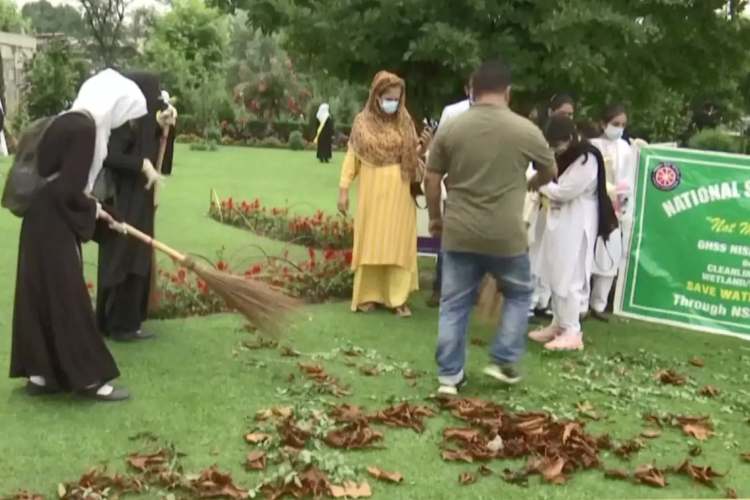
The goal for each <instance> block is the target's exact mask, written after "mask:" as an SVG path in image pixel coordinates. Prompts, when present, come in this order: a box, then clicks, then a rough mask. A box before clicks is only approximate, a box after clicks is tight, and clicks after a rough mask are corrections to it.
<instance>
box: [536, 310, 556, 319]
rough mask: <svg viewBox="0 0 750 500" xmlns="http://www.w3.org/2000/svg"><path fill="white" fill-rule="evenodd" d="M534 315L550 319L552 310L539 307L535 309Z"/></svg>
mask: <svg viewBox="0 0 750 500" xmlns="http://www.w3.org/2000/svg"><path fill="white" fill-rule="evenodd" d="M534 315H535V316H536V317H537V318H544V319H549V318H551V317H552V310H551V309H550V308H549V307H547V308H541V307H537V308H536V309H534Z"/></svg>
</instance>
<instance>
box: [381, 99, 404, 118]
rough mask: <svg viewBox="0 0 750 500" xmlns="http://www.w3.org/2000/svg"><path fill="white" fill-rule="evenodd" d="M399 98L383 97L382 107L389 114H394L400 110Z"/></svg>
mask: <svg viewBox="0 0 750 500" xmlns="http://www.w3.org/2000/svg"><path fill="white" fill-rule="evenodd" d="M399 103H400V101H399V99H382V100H381V101H380V109H382V110H383V113H385V114H387V115H392V114H394V113H396V111H398V105H399Z"/></svg>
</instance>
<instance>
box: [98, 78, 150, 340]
mask: <svg viewBox="0 0 750 500" xmlns="http://www.w3.org/2000/svg"><path fill="white" fill-rule="evenodd" d="M128 76H129V78H131V79H132V80H133V81H135V82H136V83H137V84H138V86H139V87H140V89H141V91H143V94H144V95H145V96H146V102H147V104H148V107H149V113H148V114H147V115H146V116H145V117H143V118H141V119H139V120H138V122H137V124H136V126H135V127H133V126H131V125H130V124H126V125H124V126H122V127H120V128H118V129H116V130H114V131H113V132H112V135H111V136H110V139H109V145H108V155H107V158H106V160H104V168H105V169H108V170H109V172H110V174H111V179H112V182H113V183H114V186H115V198H114V199H113V200H106V202H107V203H108V204H112V205H113V206H114V208H115V213H116V214H117V215H118V216H119V217H120V218H122V220H124V221H125V222H127V223H128V224H130V225H131V226H133V227H135V228H137V229H139V230H141V231H143V232H144V233H146V234H148V235H151V236H153V234H154V213H155V210H154V194H153V190H146V177H145V176H144V175H143V173H142V172H141V169H142V167H143V160H144V159H145V158H148V159H149V160H151V162H152V163H153V164H154V165H155V164H156V157H157V155H158V137H157V134H158V133H159V132H157V130H158V127H157V124H156V119H155V116H156V106H158V104H157V99H158V95H159V81H158V79H157V78H156V77H155V76H151V75H148V74H135V75H132V76H130V75H128ZM151 257H152V249H151V248H150V247H149V246H147V245H144V244H143V243H141V242H140V241H138V240H136V239H134V238H129V237H127V236H125V235H121V234H118V233H115V232H113V231H107V232H105V233H104V234H103V235H102V236H101V237H100V238H99V279H98V289H97V294H96V316H97V323H98V325H99V329H100V330H101V331H102V333H104V334H131V333H135V332H137V331H139V330H140V328H141V323H142V322H143V321H144V320H145V319H146V313H147V309H148V294H149V283H150V274H151Z"/></svg>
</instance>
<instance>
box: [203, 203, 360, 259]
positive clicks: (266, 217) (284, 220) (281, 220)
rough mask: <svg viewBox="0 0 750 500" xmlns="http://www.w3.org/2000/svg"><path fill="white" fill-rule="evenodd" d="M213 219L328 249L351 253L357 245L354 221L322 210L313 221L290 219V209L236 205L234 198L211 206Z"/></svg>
mask: <svg viewBox="0 0 750 500" xmlns="http://www.w3.org/2000/svg"><path fill="white" fill-rule="evenodd" d="M208 214H209V216H210V217H211V218H213V219H215V220H217V221H219V222H223V223H224V224H230V225H232V226H237V227H242V228H245V229H249V230H250V231H253V232H254V233H257V234H259V235H262V236H266V237H268V238H273V239H276V240H280V241H289V242H293V243H296V244H298V245H304V246H306V247H312V248H324V249H330V248H333V249H339V250H340V249H348V248H351V247H352V244H353V241H354V226H353V224H352V222H351V220H349V219H346V218H343V217H341V216H330V215H325V214H324V213H323V212H321V211H320V210H318V211H317V212H316V213H315V215H313V216H312V217H305V216H298V215H297V216H293V215H290V213H289V209H288V208H271V209H269V208H267V207H264V206H262V205H261V203H260V200H257V199H256V200H255V201H252V202H247V201H242V202H240V203H237V202H235V201H234V200H233V199H232V198H227V199H226V200H222V201H220V204H219V205H217V204H216V202H213V201H212V202H211V206H210V207H209V210H208Z"/></svg>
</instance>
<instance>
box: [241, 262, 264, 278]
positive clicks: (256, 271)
mask: <svg viewBox="0 0 750 500" xmlns="http://www.w3.org/2000/svg"><path fill="white" fill-rule="evenodd" d="M261 271H263V268H262V267H261V266H260V264H255V265H254V266H253V267H251V268H250V269H248V271H247V272H246V273H245V276H246V277H248V278H251V277H253V276H257V275H258V274H260V273H261Z"/></svg>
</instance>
